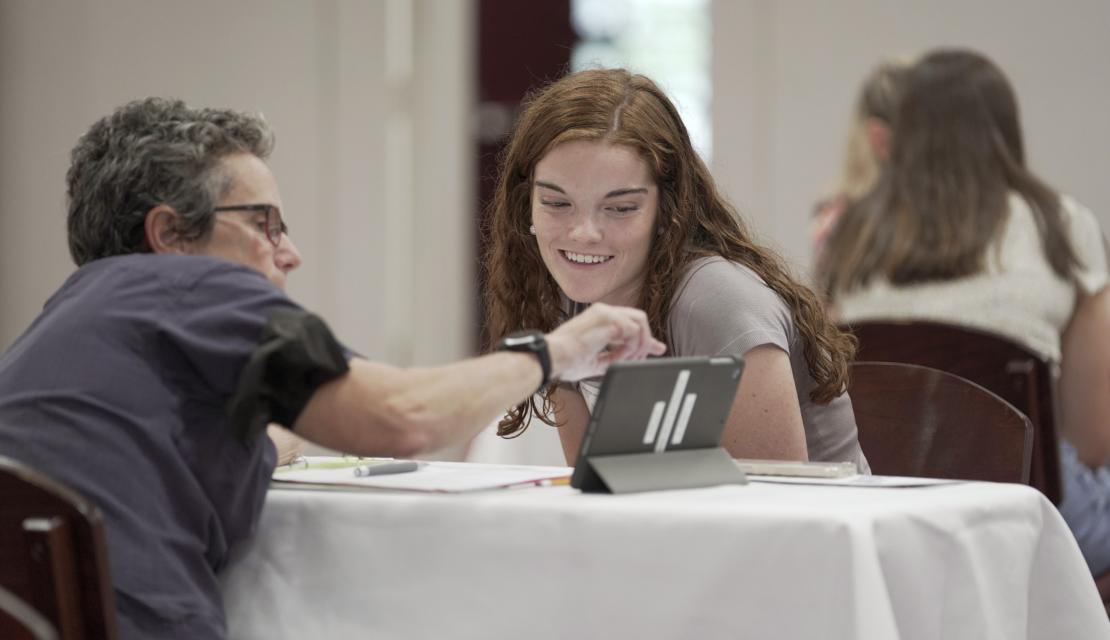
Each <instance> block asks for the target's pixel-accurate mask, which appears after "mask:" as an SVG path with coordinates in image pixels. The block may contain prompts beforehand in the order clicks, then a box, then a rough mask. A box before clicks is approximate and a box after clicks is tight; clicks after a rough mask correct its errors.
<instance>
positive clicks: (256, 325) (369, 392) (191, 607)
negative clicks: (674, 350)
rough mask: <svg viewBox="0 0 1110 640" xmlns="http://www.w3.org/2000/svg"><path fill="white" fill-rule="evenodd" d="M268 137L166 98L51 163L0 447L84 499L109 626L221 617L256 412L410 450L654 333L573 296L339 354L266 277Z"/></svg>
mask: <svg viewBox="0 0 1110 640" xmlns="http://www.w3.org/2000/svg"><path fill="white" fill-rule="evenodd" d="M273 144H274V138H273V135H272V133H271V132H270V130H269V127H268V126H267V125H266V123H265V122H264V121H263V120H262V119H261V118H259V117H257V116H253V115H248V114H243V113H238V112H235V111H230V110H225V109H194V108H190V107H189V106H187V105H186V104H184V103H183V102H181V101H177V100H165V99H159V98H149V99H146V100H141V101H137V102H132V103H129V104H127V105H124V106H123V107H120V108H119V109H117V110H116V111H115V112H114V113H112V114H111V115H109V116H107V117H105V118H102V119H101V120H99V121H98V122H96V123H95V124H94V125H93V126H92V127H91V128H90V129H89V131H88V132H87V133H86V134H85V135H83V136H82V137H81V139H80V141H79V142H78V144H77V146H76V148H74V150H73V154H72V163H71V166H70V169H69V172H68V174H67V184H68V237H69V249H70V253H71V254H72V256H73V259H74V262H76V263H77V265H78V269H77V270H76V271H75V272H74V273H73V274H72V275H71V276H70V277H69V278H68V279H67V280H66V282H65V283H63V285H62V286H61V288H60V289H59V290H58V292H57V293H55V294H54V295H53V296H52V297H51V298H50V299H49V300H48V301H47V303H46V305H45V307H44V309H43V311H42V313H41V314H40V315H39V317H38V318H37V319H36V320H35V321H34V322H33V323H32V324H31V326H30V327H28V329H27V330H26V331H25V332H24V333H23V334H22V335H21V336H20V337H19V338H18V339H17V340H16V341H15V343H13V344H12V346H11V348H10V349H9V350H8V351H7V352H6V353H4V354H3V355H2V356H0V452H3V455H4V456H7V457H10V458H13V459H15V460H17V461H19V462H21V463H23V464H25V465H28V466H30V467H32V468H33V469H36V470H38V471H40V472H42V473H44V474H46V475H48V476H50V477H52V478H53V479H55V480H57V481H60V482H62V483H64V484H65V485H67V486H68V487H69V488H71V489H73V490H75V491H77V492H79V493H81V494H82V495H84V496H85V497H86V498H87V499H89V500H90V501H92V502H93V503H94V504H96V505H97V507H98V508H99V509H100V510H101V512H102V513H103V518H104V522H105V531H106V537H107V546H108V559H109V565H110V573H111V578H112V584H113V587H114V588H113V594H114V599H115V607H116V611H117V614H118V615H117V618H118V620H117V623H118V626H119V636H120V637H121V638H190V639H192V638H223V637H225V636H226V635H227V630H226V622H225V616H224V611H223V606H222V602H221V597H220V592H219V588H218V581H217V574H218V572H219V571H220V570H221V569H222V568H223V567H224V566H225V565H226V564H227V562H228V558H229V552H230V550H231V549H232V547H234V546H235V545H236V544H237V543H239V542H241V541H242V540H244V539H245V538H247V537H248V536H249V535H250V533H251V532H252V531H253V530H254V528H255V527H256V526H257V523H258V517H259V513H260V511H261V508H262V504H263V501H264V498H265V494H266V489H267V487H268V486H269V479H270V476H271V474H272V472H273V469H274V465H275V448H274V445H273V443H272V442H271V440H270V439H269V438H267V437H266V435H265V433H266V429H267V426H268V425H272V424H276V425H280V427H278V428H280V429H284V430H287V431H291V432H293V433H296V434H298V435H299V436H301V437H303V438H305V439H307V440H310V441H313V442H316V443H318V444H320V445H323V446H325V447H329V448H332V449H337V450H342V451H346V452H349V453H352V454H356V455H367V456H402V457H407V456H414V455H418V454H420V453H421V452H422V451H426V450H429V449H433V448H438V447H443V446H447V445H451V444H455V443H460V442H464V441H465V440H467V439H469V438H470V437H472V436H473V435H475V434H476V433H478V431H480V430H481V429H482V428H483V427H485V426H486V425H488V424H489V423H490V422H491V421H493V420H494V419H495V418H497V417H498V416H499V415H501V414H502V413H503V411H504V410H505V408H506V407H509V406H512V405H514V404H517V403H519V402H521V401H523V400H524V399H525V398H527V397H529V395H530V394H532V393H533V392H534V391H535V390H536V389H537V387H540V386H542V385H546V384H549V383H551V382H552V381H553V380H559V379H562V380H568V381H573V380H578V379H581V378H584V377H589V376H595V375H599V374H600V373H601V372H602V371H603V370H604V369H605V368H606V367H607V366H608V364H609V363H611V362H615V361H618V360H637V359H643V358H645V357H647V356H648V355H652V354H656V355H657V354H660V353H662V351H663V349H664V347H663V345H662V343H660V342H659V341H657V340H655V339H654V338H653V337H652V336H651V331H650V329H649V327H648V323H647V319H646V317H645V316H644V314H643V313H642V312H640V311H638V310H635V309H628V308H622V307H611V306H606V305H594V306H593V307H592V308H591V309H590V310H589V311H587V312H586V313H583V314H582V315H580V316H578V317H577V318H575V319H574V320H572V321H570V322H567V323H565V324H563V325H562V326H560V327H559V328H558V329H556V330H554V331H552V332H550V333H548V334H546V335H543V334H541V333H539V332H531V333H530V334H529V335H528V336H521V337H520V338H519V339H517V340H515V341H512V342H507V343H506V346H507V347H508V348H507V349H506V350H503V351H500V352H497V353H493V354H488V355H484V356H481V357H477V358H472V359H469V360H464V361H461V362H455V363H451V364H446V365H443V366H438V367H430V368H408V369H406V368H398V367H393V366H390V365H387V364H384V363H376V362H370V361H368V360H366V359H364V358H362V357H359V356H358V355H356V354H354V353H352V352H351V351H350V350H348V349H346V348H344V347H343V346H342V345H341V344H340V343H339V342H338V341H337V340H336V338H335V337H334V336H333V335H332V334H331V332H330V330H329V329H328V327H327V325H326V324H325V323H324V321H323V320H321V319H320V318H319V317H317V316H315V315H314V314H312V313H309V312H308V311H306V310H304V309H303V308H301V307H300V306H299V305H297V304H296V303H295V302H293V301H292V300H290V299H289V298H288V297H287V296H286V295H285V292H284V289H285V281H286V276H287V275H288V274H289V273H290V272H291V271H293V270H294V269H296V268H297V267H298V266H299V265H300V263H301V256H300V254H299V253H298V251H297V249H296V247H295V246H294V245H293V243H292V241H291V240H290V239H289V236H288V233H287V231H288V229H287V227H286V225H285V222H284V213H283V211H284V210H283V207H282V201H281V196H280V194H279V192H278V188H277V182H276V180H275V179H274V176H273V174H272V173H271V171H270V168H269V167H268V166H267V164H266V158H267V157H268V155H269V153H270V151H271V149H272V148H273ZM511 345H517V347H519V346H520V345H524V346H525V347H526V348H524V349H521V348H514V347H513V346H511ZM537 365H539V366H537Z"/></svg>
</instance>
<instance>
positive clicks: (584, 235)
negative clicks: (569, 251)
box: [570, 213, 601, 242]
mask: <svg viewBox="0 0 1110 640" xmlns="http://www.w3.org/2000/svg"><path fill="white" fill-rule="evenodd" d="M572 224H573V226H572V227H571V229H570V238H571V240H574V241H575V242H599V241H600V240H601V228H600V227H599V226H598V224H597V220H595V219H594V216H593V215H591V214H589V213H583V214H580V215H578V216H576V218H575V220H574V222H573V223H572Z"/></svg>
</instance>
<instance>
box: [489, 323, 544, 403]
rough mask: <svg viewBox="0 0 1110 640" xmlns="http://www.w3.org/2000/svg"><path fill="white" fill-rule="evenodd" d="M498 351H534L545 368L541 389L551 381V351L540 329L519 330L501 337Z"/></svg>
mask: <svg viewBox="0 0 1110 640" xmlns="http://www.w3.org/2000/svg"><path fill="white" fill-rule="evenodd" d="M497 349H498V351H517V352H520V353H534V354H535V355H536V358H537V359H538V360H539V361H540V369H542V370H543V380H542V381H541V382H540V389H543V388H544V387H546V386H547V385H548V384H550V383H551V352H550V351H549V350H548V348H547V338H545V337H544V335H543V333H542V332H540V331H517V332H516V333H510V334H509V335H507V336H505V337H504V338H502V339H501V342H500V344H498V347H497Z"/></svg>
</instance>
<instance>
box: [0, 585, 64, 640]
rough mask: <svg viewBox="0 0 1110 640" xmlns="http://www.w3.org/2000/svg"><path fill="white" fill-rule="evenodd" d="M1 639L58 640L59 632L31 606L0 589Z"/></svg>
mask: <svg viewBox="0 0 1110 640" xmlns="http://www.w3.org/2000/svg"><path fill="white" fill-rule="evenodd" d="M0 637H2V638H5V640H57V638H58V631H57V629H55V628H54V625H52V624H50V622H49V621H48V620H47V619H46V618H44V617H43V616H42V614H40V613H39V612H38V611H36V610H35V609H34V608H33V607H32V606H31V605H29V604H27V603H26V602H24V601H23V600H21V599H19V598H17V597H16V596H15V594H13V593H12V592H10V591H8V590H7V589H5V588H3V587H0Z"/></svg>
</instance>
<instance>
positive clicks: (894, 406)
mask: <svg viewBox="0 0 1110 640" xmlns="http://www.w3.org/2000/svg"><path fill="white" fill-rule="evenodd" d="M849 394H850V395H851V398H852V408H853V410H854V411H855V415H856V425H857V427H858V428H859V439H860V446H861V447H862V448H863V451H864V453H865V454H866V455H867V458H868V461H869V462H870V464H871V470H872V472H874V473H876V474H880V475H895V476H913V477H924V478H952V479H960V480H984V481H992V482H1016V483H1022V484H1026V483H1028V482H1029V467H1030V456H1031V455H1032V444H1033V440H1032V438H1033V427H1032V425H1031V423H1030V421H1029V418H1027V417H1026V416H1025V415H1024V414H1022V413H1021V412H1020V411H1018V410H1017V409H1016V408H1014V406H1013V405H1011V404H1010V403H1008V402H1006V401H1005V400H1004V399H1002V398H1001V397H999V396H998V395H996V394H994V393H992V392H990V391H989V390H987V389H984V388H983V387H981V386H979V385H977V384H975V383H974V382H971V381H970V380H967V379H964V378H961V377H960V376H957V375H954V374H951V373H947V372H945V371H940V370H938V369H932V368H929V367H922V366H919V365H912V364H904V363H897V362H856V363H853V364H852V368H851V383H850V386H849Z"/></svg>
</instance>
